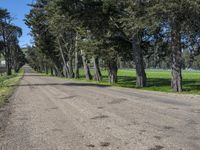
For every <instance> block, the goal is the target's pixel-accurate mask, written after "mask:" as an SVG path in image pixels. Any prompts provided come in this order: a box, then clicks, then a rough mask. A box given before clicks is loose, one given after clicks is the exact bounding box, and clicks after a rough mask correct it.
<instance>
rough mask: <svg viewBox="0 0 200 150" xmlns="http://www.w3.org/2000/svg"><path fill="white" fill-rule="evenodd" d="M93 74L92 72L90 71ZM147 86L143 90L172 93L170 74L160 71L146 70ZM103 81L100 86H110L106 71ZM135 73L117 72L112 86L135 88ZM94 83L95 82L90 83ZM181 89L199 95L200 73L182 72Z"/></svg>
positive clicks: (82, 74) (82, 77) (82, 78)
mask: <svg viewBox="0 0 200 150" xmlns="http://www.w3.org/2000/svg"><path fill="white" fill-rule="evenodd" d="M92 73H93V71H92ZM146 73H147V77H148V86H147V87H146V88H143V89H145V90H152V91H162V92H173V91H172V90H171V88H170V83H171V72H170V71H162V70H161V71H160V70H147V71H146ZM80 74H81V78H80V80H81V81H86V80H85V79H84V71H83V70H80ZM102 74H103V81H102V82H100V84H104V85H110V84H109V83H108V78H107V71H102ZM135 80H136V72H135V71H134V70H119V72H118V83H117V84H115V85H114V86H120V87H127V88H135ZM90 82H94V83H96V82H95V81H90ZM183 89H184V93H191V94H200V72H191V71H183Z"/></svg>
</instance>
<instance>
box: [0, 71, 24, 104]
mask: <svg viewBox="0 0 200 150" xmlns="http://www.w3.org/2000/svg"><path fill="white" fill-rule="evenodd" d="M23 74H24V71H23V70H20V72H19V73H17V74H16V73H15V74H13V75H11V76H6V75H3V76H0V107H1V106H2V105H4V104H5V103H6V102H7V100H8V98H9V97H10V96H11V95H12V93H13V92H14V89H15V86H13V85H17V84H18V82H19V80H20V79H21V77H22V76H23Z"/></svg>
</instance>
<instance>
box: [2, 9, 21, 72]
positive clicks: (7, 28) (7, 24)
mask: <svg viewBox="0 0 200 150" xmlns="http://www.w3.org/2000/svg"><path fill="white" fill-rule="evenodd" d="M21 35H22V30H21V28H19V27H17V26H15V25H13V24H12V17H11V15H10V13H9V12H8V11H7V10H6V9H2V8H0V55H3V57H4V59H5V61H6V68H7V75H11V74H12V68H14V70H15V72H18V71H19V69H20V67H21V66H23V65H24V63H25V56H24V54H23V52H22V51H21V49H20V46H19V41H18V38H19V37H20V36H21Z"/></svg>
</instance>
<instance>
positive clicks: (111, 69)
mask: <svg viewBox="0 0 200 150" xmlns="http://www.w3.org/2000/svg"><path fill="white" fill-rule="evenodd" d="M117 71H118V67H117V61H115V60H113V61H110V62H109V63H108V79H109V82H110V83H111V84H114V83H117V81H118V78H117Z"/></svg>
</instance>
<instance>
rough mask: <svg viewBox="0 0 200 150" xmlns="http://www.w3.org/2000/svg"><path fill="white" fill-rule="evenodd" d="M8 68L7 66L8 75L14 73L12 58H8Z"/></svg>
mask: <svg viewBox="0 0 200 150" xmlns="http://www.w3.org/2000/svg"><path fill="white" fill-rule="evenodd" d="M8 57H9V56H8ZM6 68H7V75H8V76H10V75H12V66H11V62H10V58H7V59H6Z"/></svg>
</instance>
